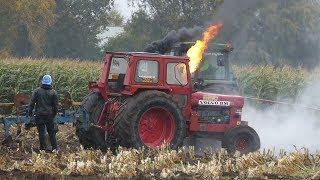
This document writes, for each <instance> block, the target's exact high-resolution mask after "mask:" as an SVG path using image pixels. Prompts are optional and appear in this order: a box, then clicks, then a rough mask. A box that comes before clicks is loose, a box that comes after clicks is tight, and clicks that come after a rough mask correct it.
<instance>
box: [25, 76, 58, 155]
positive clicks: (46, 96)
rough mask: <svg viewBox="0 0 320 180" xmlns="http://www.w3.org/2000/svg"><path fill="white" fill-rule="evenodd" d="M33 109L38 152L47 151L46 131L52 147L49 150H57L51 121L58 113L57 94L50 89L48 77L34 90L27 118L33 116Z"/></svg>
mask: <svg viewBox="0 0 320 180" xmlns="http://www.w3.org/2000/svg"><path fill="white" fill-rule="evenodd" d="M33 109H35V112H34V115H35V123H36V126H37V129H38V134H39V141H40V150H45V151H46V150H49V149H47V144H46V138H45V134H46V129H47V132H48V134H49V138H50V143H51V146H52V149H51V150H57V140H56V132H55V128H54V122H53V119H54V117H55V116H56V115H57V113H58V94H57V92H56V91H55V90H54V89H52V78H51V76H50V75H44V76H43V78H42V85H41V87H38V88H37V89H35V90H34V92H33V94H32V98H31V101H30V104H29V117H32V116H33Z"/></svg>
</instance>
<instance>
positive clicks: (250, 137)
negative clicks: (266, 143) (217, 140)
mask: <svg viewBox="0 0 320 180" xmlns="http://www.w3.org/2000/svg"><path fill="white" fill-rule="evenodd" d="M221 146H222V148H226V149H227V151H228V153H230V154H234V153H235V152H236V151H239V152H240V153H241V154H247V153H249V152H254V151H257V150H258V149H260V138H259V136H258V134H257V132H256V131H255V130H254V129H252V128H251V127H249V126H235V127H233V128H231V129H229V130H228V131H227V132H226V133H225V134H224V137H223V139H222V143H221Z"/></svg>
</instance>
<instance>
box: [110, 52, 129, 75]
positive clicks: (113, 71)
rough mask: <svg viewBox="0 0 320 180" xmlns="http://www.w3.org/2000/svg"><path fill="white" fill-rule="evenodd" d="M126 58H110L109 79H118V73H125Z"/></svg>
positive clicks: (126, 66)
mask: <svg viewBox="0 0 320 180" xmlns="http://www.w3.org/2000/svg"><path fill="white" fill-rule="evenodd" d="M128 62H129V61H128V60H127V59H125V58H116V57H114V58H112V60H111V64H110V73H109V78H108V79H109V80H118V79H119V75H120V76H121V75H125V74H126V71H127V68H128Z"/></svg>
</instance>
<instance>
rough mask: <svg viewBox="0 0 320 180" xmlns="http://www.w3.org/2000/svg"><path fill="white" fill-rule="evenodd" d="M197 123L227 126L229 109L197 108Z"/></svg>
mask: <svg viewBox="0 0 320 180" xmlns="http://www.w3.org/2000/svg"><path fill="white" fill-rule="evenodd" d="M196 111H197V114H198V122H199V123H204V124H229V121H230V108H221V107H220V108H217V107H198V108H196Z"/></svg>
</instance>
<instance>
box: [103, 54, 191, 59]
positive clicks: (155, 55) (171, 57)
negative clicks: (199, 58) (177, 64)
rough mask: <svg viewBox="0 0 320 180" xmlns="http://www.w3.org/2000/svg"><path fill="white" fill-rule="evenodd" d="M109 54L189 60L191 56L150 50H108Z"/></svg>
mask: <svg viewBox="0 0 320 180" xmlns="http://www.w3.org/2000/svg"><path fill="white" fill-rule="evenodd" d="M107 54H115V55H130V56H138V57H162V58H169V59H181V60H188V61H189V58H188V57H186V56H171V55H163V54H158V53H148V52H107Z"/></svg>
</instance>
